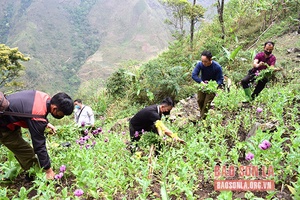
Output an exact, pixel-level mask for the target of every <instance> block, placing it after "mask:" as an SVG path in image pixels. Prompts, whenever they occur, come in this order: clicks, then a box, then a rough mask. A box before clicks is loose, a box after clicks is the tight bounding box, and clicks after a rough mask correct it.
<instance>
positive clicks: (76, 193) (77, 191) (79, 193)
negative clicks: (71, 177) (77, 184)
mask: <svg viewBox="0 0 300 200" xmlns="http://www.w3.org/2000/svg"><path fill="white" fill-rule="evenodd" d="M83 193H84V192H83V190H82V189H76V190H75V192H74V195H75V196H76V197H80V196H81V195H83Z"/></svg>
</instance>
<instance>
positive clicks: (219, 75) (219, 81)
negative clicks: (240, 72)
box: [216, 65, 224, 85]
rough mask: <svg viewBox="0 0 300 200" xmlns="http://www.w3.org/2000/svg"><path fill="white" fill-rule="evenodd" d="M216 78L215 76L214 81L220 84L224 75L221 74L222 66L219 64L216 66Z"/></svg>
mask: <svg viewBox="0 0 300 200" xmlns="http://www.w3.org/2000/svg"><path fill="white" fill-rule="evenodd" d="M216 78H217V80H216V81H217V83H218V85H222V84H223V82H224V76H223V72H222V67H221V66H220V65H219V66H218V68H217V75H216Z"/></svg>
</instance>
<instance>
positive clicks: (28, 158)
mask: <svg viewBox="0 0 300 200" xmlns="http://www.w3.org/2000/svg"><path fill="white" fill-rule="evenodd" d="M1 135H2V137H0V142H1V143H2V144H3V145H4V146H6V147H7V148H8V149H9V150H10V151H12V152H13V153H14V155H15V157H16V159H17V161H18V162H19V163H20V165H21V167H22V168H23V169H24V170H28V169H29V168H30V167H32V166H33V165H34V164H37V163H38V162H37V159H36V157H35V153H34V150H33V148H32V147H31V146H30V144H29V143H28V142H26V141H25V140H24V139H23V138H22V133H21V128H17V129H15V130H14V131H10V130H6V131H2V130H1Z"/></svg>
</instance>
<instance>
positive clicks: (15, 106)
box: [0, 90, 74, 181]
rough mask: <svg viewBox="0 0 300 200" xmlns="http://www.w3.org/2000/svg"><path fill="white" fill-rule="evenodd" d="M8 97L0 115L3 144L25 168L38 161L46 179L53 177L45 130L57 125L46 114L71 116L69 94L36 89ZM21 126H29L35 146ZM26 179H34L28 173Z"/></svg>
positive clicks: (0, 131)
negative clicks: (5, 107)
mask: <svg viewBox="0 0 300 200" xmlns="http://www.w3.org/2000/svg"><path fill="white" fill-rule="evenodd" d="M7 100H8V102H9V104H8V105H9V106H8V108H7V109H6V110H5V111H3V116H1V117H0V143H2V144H3V145H4V146H6V147H7V148H8V149H9V150H10V151H12V152H13V153H14V155H15V157H16V159H17V161H18V162H19V163H20V165H21V167H22V168H23V170H25V171H26V170H29V169H30V167H32V166H33V165H34V164H39V165H40V167H41V168H43V169H44V170H45V173H46V178H47V179H54V175H55V173H54V172H53V170H52V168H51V162H50V157H49V155H48V152H47V148H46V137H45V135H44V132H45V129H46V127H48V128H50V129H52V131H51V132H54V133H55V127H54V126H53V125H51V124H50V123H48V120H47V115H48V114H49V113H50V114H51V115H52V116H53V117H54V118H56V119H61V118H63V117H64V116H65V115H71V114H72V112H73V109H74V104H73V100H72V99H71V97H70V96H69V95H67V94H66V93H62V92H61V93H57V94H56V95H54V96H53V97H52V98H51V97H50V96H49V95H48V94H46V93H43V92H40V91H36V90H25V91H20V92H17V93H14V94H11V95H8V96H7ZM16 114H18V115H16ZM22 114H23V116H22ZM21 127H23V128H28V129H29V132H30V135H31V140H32V146H33V147H31V145H30V144H29V143H28V142H26V141H25V140H24V139H23V137H22V133H21ZM26 178H27V179H31V177H29V176H28V175H27V176H26ZM28 181H30V180H28Z"/></svg>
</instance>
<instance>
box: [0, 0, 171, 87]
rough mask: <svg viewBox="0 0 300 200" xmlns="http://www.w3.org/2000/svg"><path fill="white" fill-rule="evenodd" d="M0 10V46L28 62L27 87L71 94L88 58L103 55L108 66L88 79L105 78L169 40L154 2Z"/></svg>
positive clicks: (34, 4) (42, 4)
mask: <svg viewBox="0 0 300 200" xmlns="http://www.w3.org/2000/svg"><path fill="white" fill-rule="evenodd" d="M0 11H1V12H0V13H1V16H0V17H1V20H0V29H1V36H0V43H5V44H7V45H9V46H10V47H16V46H17V47H19V50H20V51H21V52H22V53H24V54H27V55H29V56H30V57H31V60H30V61H29V62H27V63H24V65H25V66H26V78H25V79H26V88H34V89H41V90H47V91H51V92H55V91H60V90H66V91H70V92H73V91H74V90H75V89H76V88H77V87H78V86H79V84H80V79H79V78H78V74H79V75H80V74H81V73H78V71H79V70H80V68H81V65H82V64H84V62H85V60H86V59H87V58H88V57H89V56H91V55H94V56H92V57H90V58H89V59H88V60H87V62H86V64H87V65H88V64H89V63H90V62H94V61H95V60H99V59H100V60H101V59H102V58H101V56H100V58H99V56H97V55H103V57H104V59H103V61H104V62H105V63H107V66H108V67H107V68H106V69H103V70H102V69H101V68H100V69H99V70H97V73H95V71H94V73H93V75H95V76H94V77H98V78H99V77H100V78H105V77H106V76H108V74H109V71H110V70H112V69H113V68H114V67H115V65H114V63H116V62H120V61H121V60H122V59H124V58H126V59H129V58H131V59H139V60H144V59H147V58H149V57H151V56H154V55H155V54H157V53H158V52H159V51H161V50H162V49H163V48H165V47H166V46H167V44H168V41H169V40H170V36H169V33H168V29H167V28H166V26H165V25H164V23H163V20H164V17H162V15H163V10H162V7H161V6H160V5H159V3H157V2H156V1H145V0H131V1H129V0H128V1H118V0H115V1H104V0H87V1H80V0H75V1H74V0H72V1H71V0H52V1H37V0H17V1H14V2H13V3H12V2H11V1H8V0H1V1H0ZM94 57H98V58H96V59H94ZM101 64H102V63H101ZM101 64H100V65H98V64H97V65H96V66H95V68H97V69H98V68H99V66H101ZM90 70H91V67H90V66H89V65H88V66H87V68H85V65H84V66H83V68H82V70H81V71H83V72H84V71H90ZM88 78H90V77H89V76H88Z"/></svg>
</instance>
